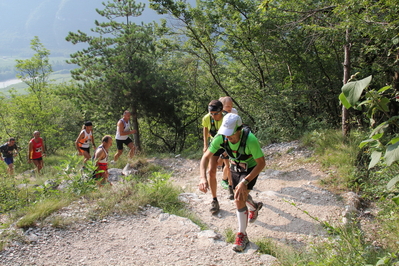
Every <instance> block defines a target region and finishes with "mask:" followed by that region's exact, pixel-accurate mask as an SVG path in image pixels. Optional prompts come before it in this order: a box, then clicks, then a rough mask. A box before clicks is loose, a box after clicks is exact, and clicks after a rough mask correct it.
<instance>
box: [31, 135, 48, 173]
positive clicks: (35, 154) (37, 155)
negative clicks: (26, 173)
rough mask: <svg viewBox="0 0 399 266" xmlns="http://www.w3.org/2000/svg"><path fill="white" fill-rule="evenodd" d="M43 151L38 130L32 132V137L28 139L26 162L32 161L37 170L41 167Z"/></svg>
mask: <svg viewBox="0 0 399 266" xmlns="http://www.w3.org/2000/svg"><path fill="white" fill-rule="evenodd" d="M44 156H45V153H44V143H43V139H42V138H41V137H40V132H39V131H35V132H33V139H31V140H30V141H29V151H28V163H31V162H32V161H33V163H34V164H35V166H36V169H37V172H38V173H40V170H41V169H42V168H43V157H44Z"/></svg>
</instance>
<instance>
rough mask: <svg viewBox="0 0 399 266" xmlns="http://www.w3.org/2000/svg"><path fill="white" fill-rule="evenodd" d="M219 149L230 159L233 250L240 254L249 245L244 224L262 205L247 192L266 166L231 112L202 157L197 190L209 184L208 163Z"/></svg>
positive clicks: (255, 144) (253, 141)
mask: <svg viewBox="0 0 399 266" xmlns="http://www.w3.org/2000/svg"><path fill="white" fill-rule="evenodd" d="M221 148H222V149H224V150H225V151H226V152H227V154H228V155H229V158H230V163H231V167H230V170H231V178H232V181H233V189H234V200H235V203H236V208H237V211H236V214H237V220H238V232H237V236H236V240H235V243H234V246H233V250H235V251H243V250H244V249H245V248H246V246H247V244H248V243H249V240H248V237H247V233H246V229H247V225H248V221H249V222H250V223H253V222H255V220H256V219H257V218H258V212H259V210H260V209H261V208H262V206H263V203H262V202H258V203H256V202H254V201H253V199H252V197H251V195H249V192H250V191H251V190H252V188H253V187H254V185H255V183H256V180H257V178H258V175H259V173H260V172H261V171H262V170H263V168H264V167H265V165H266V163H265V157H264V154H263V151H262V149H261V147H260V144H259V141H258V139H257V138H256V137H255V135H254V134H252V132H250V130H249V128H247V127H243V124H242V120H241V117H240V116H239V115H237V114H232V113H230V114H227V115H225V117H224V118H223V123H222V125H221V127H220V129H219V130H218V134H217V135H216V136H215V137H214V139H213V140H212V142H211V143H210V145H209V148H208V150H207V151H206V152H205V153H204V154H203V155H202V159H201V164H200V174H201V177H200V183H199V185H198V187H199V189H200V190H201V191H202V192H204V193H206V192H207V191H208V189H209V185H210V184H209V183H208V180H207V166H208V163H209V161H210V160H211V158H212V157H214V154H215V153H216V152H218V151H219V150H220V149H221ZM247 204H248V207H249V211H248V207H247Z"/></svg>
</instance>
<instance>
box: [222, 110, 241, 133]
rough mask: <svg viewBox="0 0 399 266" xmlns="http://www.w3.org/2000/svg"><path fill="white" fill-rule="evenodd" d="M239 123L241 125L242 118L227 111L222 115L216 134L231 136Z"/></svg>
mask: <svg viewBox="0 0 399 266" xmlns="http://www.w3.org/2000/svg"><path fill="white" fill-rule="evenodd" d="M241 125H242V120H241V117H240V116H239V115H237V114H233V113H228V114H227V115H225V116H224V117H223V122H222V125H221V126H220V128H219V130H218V134H220V135H225V136H231V135H233V134H234V132H235V131H236V130H237V128H238V127H239V126H241Z"/></svg>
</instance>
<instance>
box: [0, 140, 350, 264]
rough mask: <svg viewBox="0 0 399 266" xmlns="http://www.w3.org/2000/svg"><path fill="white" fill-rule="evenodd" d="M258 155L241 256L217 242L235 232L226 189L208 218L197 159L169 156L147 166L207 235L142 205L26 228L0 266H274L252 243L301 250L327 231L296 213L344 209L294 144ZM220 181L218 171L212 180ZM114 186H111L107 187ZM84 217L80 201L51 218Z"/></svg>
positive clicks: (326, 214)
mask: <svg viewBox="0 0 399 266" xmlns="http://www.w3.org/2000/svg"><path fill="white" fill-rule="evenodd" d="M263 150H264V153H265V157H266V164H267V165H266V168H265V170H264V171H263V172H262V173H261V174H260V175H259V178H258V182H257V184H256V186H255V189H254V190H253V192H251V195H252V197H253V198H254V200H255V201H261V202H263V208H262V209H261V211H260V212H259V217H258V219H257V221H256V222H255V223H253V224H249V226H248V229H247V233H248V237H249V239H250V241H251V244H250V246H249V247H248V248H247V249H246V250H245V251H244V252H242V253H236V252H234V251H233V250H232V244H229V243H226V241H225V239H224V232H225V231H226V230H232V231H234V232H235V231H236V229H237V220H236V213H235V206H234V202H233V201H231V200H229V199H227V195H228V192H227V190H224V189H222V188H221V187H220V185H219V186H218V198H219V203H220V208H221V210H220V212H219V213H218V214H217V215H211V214H210V212H209V208H210V204H211V195H210V193H207V194H204V193H201V192H200V191H199V190H198V189H197V184H198V180H199V161H196V160H187V159H183V158H180V157H179V156H176V157H175V158H172V159H157V158H153V159H152V161H153V163H159V164H162V165H165V166H167V167H168V168H169V169H170V170H173V175H172V178H171V180H172V182H174V183H175V184H176V185H178V186H181V187H182V188H183V190H184V193H182V194H181V195H180V199H181V200H182V201H185V202H187V203H188V205H189V207H190V209H191V210H192V211H193V212H195V213H196V214H197V215H198V217H199V218H200V219H201V220H202V221H203V222H204V223H205V224H207V226H208V228H209V230H204V231H201V229H200V228H199V227H198V226H197V225H195V224H194V223H193V222H192V221H190V220H189V219H186V218H182V217H178V216H174V215H169V214H167V213H163V212H162V210H160V209H158V208H154V207H151V206H145V207H143V208H142V209H141V211H140V212H139V213H138V214H136V215H132V216H112V217H108V218H106V219H103V220H100V221H95V222H76V223H75V224H73V225H72V226H70V227H68V228H66V229H56V228H53V227H51V226H47V225H46V226H42V227H36V228H30V229H29V230H27V231H25V232H24V233H23V238H24V241H22V240H21V241H14V242H13V243H12V245H10V246H8V247H7V248H6V249H5V250H3V251H2V252H0V265H277V260H276V258H274V257H272V256H270V255H261V254H258V253H257V252H256V250H257V246H256V245H255V244H254V242H255V241H256V240H259V239H263V238H269V239H273V240H275V241H277V242H279V243H283V244H290V245H293V246H303V245H306V244H307V243H310V242H311V241H315V240H317V239H320V238H323V236H326V232H325V231H324V230H323V229H322V228H321V226H320V225H319V224H318V223H317V222H316V221H315V220H313V219H312V218H310V217H309V216H308V215H306V214H305V213H304V212H303V211H306V212H308V213H309V214H310V215H311V216H313V217H317V218H318V219H320V220H326V221H329V222H331V221H338V222H339V221H341V220H342V218H343V217H342V213H343V212H344V210H345V204H344V202H342V201H339V200H338V199H337V195H334V194H333V193H331V192H329V191H328V190H325V189H323V188H321V187H320V186H319V185H318V180H320V179H322V178H324V177H325V176H326V175H327V173H325V172H323V171H321V170H320V168H319V166H318V165H317V163H304V161H305V160H304V159H305V158H307V157H309V156H310V153H309V151H307V150H305V149H303V148H301V147H300V145H299V143H298V142H289V143H280V144H273V145H269V146H267V147H264V148H263ZM221 177H222V176H221V172H218V180H220V179H221ZM117 188H118V184H114V186H113V188H112V189H117ZM292 202H294V203H295V205H296V207H295V206H293V204H291V203H292ZM86 212H87V206H86V205H85V203H83V202H74V203H73V204H72V205H71V206H69V207H68V208H64V209H62V210H60V211H59V212H58V213H57V214H55V215H59V216H61V217H71V216H73V217H82V220H84V219H83V218H84V215H85V213H86Z"/></svg>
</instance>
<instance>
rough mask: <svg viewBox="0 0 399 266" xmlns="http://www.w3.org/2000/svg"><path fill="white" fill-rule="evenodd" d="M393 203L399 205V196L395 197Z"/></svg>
mask: <svg viewBox="0 0 399 266" xmlns="http://www.w3.org/2000/svg"><path fill="white" fill-rule="evenodd" d="M392 201H393V202H395V204H396V205H399V196H396V197H393V198H392Z"/></svg>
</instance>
